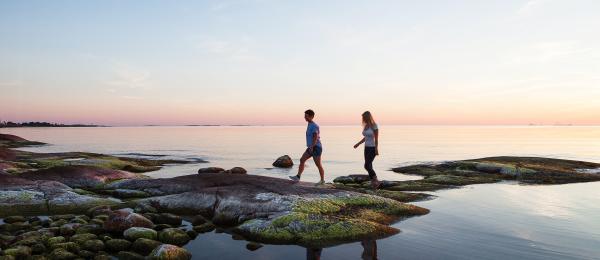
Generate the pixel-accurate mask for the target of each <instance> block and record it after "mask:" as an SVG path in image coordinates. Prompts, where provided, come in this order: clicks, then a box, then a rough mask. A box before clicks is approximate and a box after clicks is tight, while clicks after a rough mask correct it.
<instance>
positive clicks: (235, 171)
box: [225, 167, 247, 174]
mask: <svg viewBox="0 0 600 260" xmlns="http://www.w3.org/2000/svg"><path fill="white" fill-rule="evenodd" d="M225 172H226V173H231V174H246V173H247V171H246V169H244V168H242V167H233V168H231V169H229V170H227V171H225Z"/></svg>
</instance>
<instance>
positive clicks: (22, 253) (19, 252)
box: [3, 246, 31, 258]
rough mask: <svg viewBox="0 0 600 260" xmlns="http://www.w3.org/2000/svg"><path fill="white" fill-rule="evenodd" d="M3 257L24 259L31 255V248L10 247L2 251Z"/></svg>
mask: <svg viewBox="0 0 600 260" xmlns="http://www.w3.org/2000/svg"><path fill="white" fill-rule="evenodd" d="M3 252H4V255H10V256H14V257H15V258H25V257H28V256H30V255H31V248H30V247H28V246H16V247H11V248H9V249H6V250H4V251H3Z"/></svg>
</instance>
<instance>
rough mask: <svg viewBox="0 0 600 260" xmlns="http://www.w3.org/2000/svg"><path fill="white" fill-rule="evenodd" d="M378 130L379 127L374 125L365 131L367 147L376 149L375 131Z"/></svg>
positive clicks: (363, 133)
mask: <svg viewBox="0 0 600 260" xmlns="http://www.w3.org/2000/svg"><path fill="white" fill-rule="evenodd" d="M377 129H378V128H377V125H373V127H369V128H367V129H364V130H363V132H362V135H363V136H364V137H365V146H367V147H375V130H377Z"/></svg>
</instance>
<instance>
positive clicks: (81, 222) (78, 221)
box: [69, 218, 88, 224]
mask: <svg viewBox="0 0 600 260" xmlns="http://www.w3.org/2000/svg"><path fill="white" fill-rule="evenodd" d="M69 223H79V224H87V223H88V222H87V221H86V220H85V219H82V218H74V219H71V221H69Z"/></svg>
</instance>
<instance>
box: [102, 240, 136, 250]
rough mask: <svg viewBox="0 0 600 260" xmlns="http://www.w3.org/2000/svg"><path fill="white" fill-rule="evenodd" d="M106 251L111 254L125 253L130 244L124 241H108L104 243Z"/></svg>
mask: <svg viewBox="0 0 600 260" xmlns="http://www.w3.org/2000/svg"><path fill="white" fill-rule="evenodd" d="M104 244H105V246H106V249H107V250H108V251H111V252H119V251H126V250H129V248H131V242H129V241H128V240H125V239H110V240H107V241H106V242H104Z"/></svg>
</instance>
